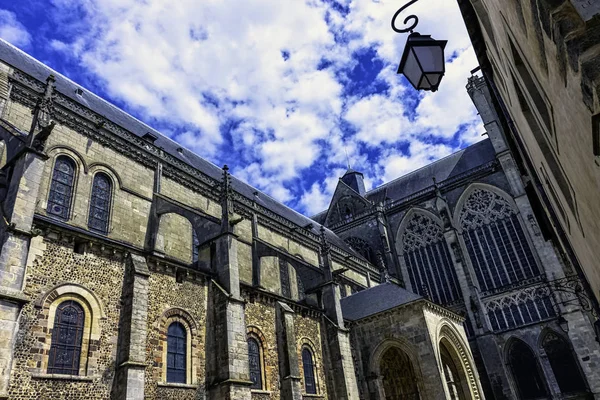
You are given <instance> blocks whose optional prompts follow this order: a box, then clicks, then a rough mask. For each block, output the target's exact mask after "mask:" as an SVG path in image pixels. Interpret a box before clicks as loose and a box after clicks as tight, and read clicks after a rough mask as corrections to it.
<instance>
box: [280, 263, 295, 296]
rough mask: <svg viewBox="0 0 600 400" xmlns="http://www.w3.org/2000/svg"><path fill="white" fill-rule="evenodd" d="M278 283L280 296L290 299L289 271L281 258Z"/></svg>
mask: <svg viewBox="0 0 600 400" xmlns="http://www.w3.org/2000/svg"><path fill="white" fill-rule="evenodd" d="M279 281H280V284H281V295H282V296H283V297H291V296H292V290H291V287H290V270H289V267H288V263H287V262H286V261H285V260H283V259H281V258H280V259H279Z"/></svg>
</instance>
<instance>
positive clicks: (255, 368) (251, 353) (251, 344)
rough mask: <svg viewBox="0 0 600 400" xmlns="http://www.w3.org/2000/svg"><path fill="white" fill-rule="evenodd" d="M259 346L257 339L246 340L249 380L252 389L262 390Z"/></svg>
mask: <svg viewBox="0 0 600 400" xmlns="http://www.w3.org/2000/svg"><path fill="white" fill-rule="evenodd" d="M260 350H261V346H260V344H259V342H258V340H257V339H255V338H253V337H249V338H248V364H249V365H250V380H251V381H252V386H251V388H252V389H258V390H261V389H262V388H263V379H262V369H263V368H262V367H263V366H262V357H261V351H260Z"/></svg>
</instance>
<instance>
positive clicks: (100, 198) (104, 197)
mask: <svg viewBox="0 0 600 400" xmlns="http://www.w3.org/2000/svg"><path fill="white" fill-rule="evenodd" d="M111 196H112V183H111V180H110V178H109V177H108V175H106V174H103V173H97V174H96V175H95V176H94V183H93V184H92V197H91V199H90V216H89V219H88V227H89V228H90V229H91V230H93V231H96V232H100V233H108V221H109V218H110V202H111Z"/></svg>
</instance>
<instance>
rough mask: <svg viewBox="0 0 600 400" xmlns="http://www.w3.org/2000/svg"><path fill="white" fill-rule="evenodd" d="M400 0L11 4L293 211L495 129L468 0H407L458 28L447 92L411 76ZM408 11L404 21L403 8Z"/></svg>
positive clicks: (42, 0) (20, 30)
mask: <svg viewBox="0 0 600 400" xmlns="http://www.w3.org/2000/svg"><path fill="white" fill-rule="evenodd" d="M403 3H404V2H403V1H392V0H202V1H198V0H176V1H173V0H170V1H168V0H23V1H14V0H0V37H2V38H4V39H6V40H8V41H9V42H11V43H12V44H14V45H16V46H18V47H19V48H21V49H23V50H24V51H26V52H27V53H29V54H31V55H32V56H34V57H35V58H37V59H39V60H41V61H43V62H44V63H46V64H48V65H49V66H51V67H52V68H54V69H55V70H57V71H59V72H60V73H62V74H64V75H66V76H68V77H69V78H71V79H72V80H74V81H76V82H78V83H80V84H81V85H83V86H84V87H87V88H88V89H90V90H92V91H94V92H96V93H97V94H99V95H101V96H102V97H104V98H105V99H107V100H109V101H110V102H112V103H114V104H116V105H118V106H119V107H121V108H123V109H125V110H126V111H127V112H129V113H131V114H133V115H135V116H136V117H138V118H139V119H141V120H143V121H144V122H146V123H148V124H149V125H151V126H153V127H155V128H156V129H158V130H160V131H161V132H163V133H164V134H166V135H168V136H170V137H172V138H173V139H175V140H176V141H178V142H180V143H181V144H183V145H184V146H186V147H188V148H189V149H191V150H193V151H195V152H197V153H198V154H200V155H201V156H203V157H204V158H206V159H208V160H210V161H212V162H213V163H215V164H217V165H222V164H225V163H226V164H229V166H230V167H231V168H232V170H233V173H234V174H235V175H236V176H237V177H239V178H241V179H243V180H245V181H246V182H248V183H250V184H251V185H253V186H255V187H258V188H259V189H261V190H264V191H265V192H267V193H269V194H271V195H272V196H273V197H275V198H277V199H278V200H280V201H283V202H285V203H286V204H288V205H289V206H291V207H292V208H295V209H296V210H298V211H300V212H302V213H304V214H307V215H312V214H314V213H317V212H319V211H321V210H323V209H325V208H327V206H328V204H329V201H330V199H331V195H332V192H333V190H334V189H335V186H336V184H337V181H338V178H339V177H340V176H341V175H343V173H344V171H345V169H346V168H347V160H349V162H350V164H351V166H352V168H354V169H357V170H360V171H362V172H363V173H364V174H365V178H366V181H367V182H366V183H367V186H368V187H367V189H369V188H373V187H376V186H378V185H380V184H382V183H384V182H387V181H389V180H391V179H394V178H397V177H398V176H400V175H403V174H405V173H407V172H409V171H412V170H415V169H417V168H419V167H421V166H423V165H425V164H427V163H429V162H431V161H433V160H436V159H439V158H441V157H444V156H446V155H448V154H450V153H452V152H454V151H456V150H458V149H460V148H463V147H465V146H468V145H469V144H471V143H473V142H475V141H477V140H480V139H481V133H482V132H483V131H484V130H483V127H482V125H481V121H480V119H479V117H478V116H477V112H476V110H475V109H474V107H473V105H472V103H471V101H470V99H469V97H468V96H467V94H466V91H465V85H466V82H467V78H468V76H469V75H470V73H469V71H470V70H471V69H473V68H475V67H476V66H477V65H478V64H477V60H476V58H475V55H474V53H473V50H472V48H471V44H470V42H469V39H468V36H467V33H466V29H465V27H464V23H463V21H462V19H461V16H460V13H459V10H458V6H457V4H456V1H455V0H422V1H420V2H418V3H416V4H415V5H413V6H411V8H410V9H408V10H407V12H408V11H410V12H414V13H416V14H417V15H419V17H420V24H419V26H418V29H417V30H418V31H419V32H421V33H423V34H431V35H432V36H433V37H434V38H436V39H446V40H448V45H447V47H446V71H447V72H446V76H445V78H444V80H443V81H442V84H441V87H440V89H439V91H438V92H436V93H419V92H416V91H415V90H414V89H412V87H410V86H409V83H408V82H407V81H406V79H405V78H404V77H402V76H399V75H396V69H397V67H398V62H399V60H400V56H401V54H402V50H403V48H404V43H405V41H406V35H405V34H404V35H402V34H396V33H394V32H393V31H392V30H391V28H390V19H391V17H392V15H393V14H394V12H395V10H396V9H397V8H398V7H399V6H400V5H401V4H403ZM401 19H403V18H401Z"/></svg>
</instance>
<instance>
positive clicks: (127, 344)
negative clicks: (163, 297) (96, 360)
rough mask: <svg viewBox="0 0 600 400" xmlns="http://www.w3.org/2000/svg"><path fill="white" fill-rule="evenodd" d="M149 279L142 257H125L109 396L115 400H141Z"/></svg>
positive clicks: (143, 378)
mask: <svg viewBox="0 0 600 400" xmlns="http://www.w3.org/2000/svg"><path fill="white" fill-rule="evenodd" d="M149 276H150V272H149V271H148V266H147V265H146V260H145V259H144V258H143V257H142V256H139V255H135V254H129V256H128V258H127V265H126V269H125V279H124V283H123V292H122V295H121V299H122V302H123V308H122V309H121V316H120V321H119V342H118V345H117V360H116V361H117V362H116V367H117V368H116V373H115V379H114V382H113V391H112V396H111V397H112V398H113V399H115V400H141V399H143V398H144V381H145V371H146V337H147V334H148V328H147V326H148V325H147V319H148V278H149Z"/></svg>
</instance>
